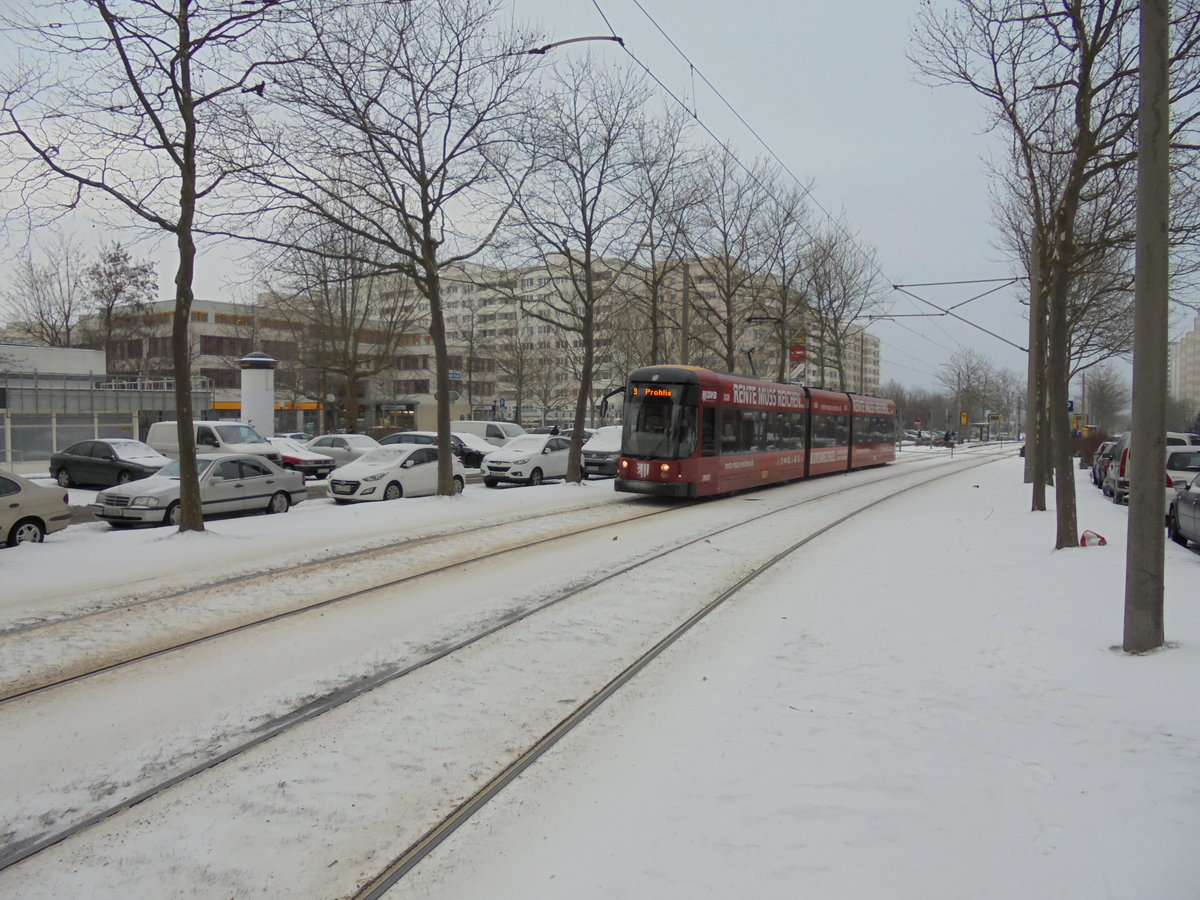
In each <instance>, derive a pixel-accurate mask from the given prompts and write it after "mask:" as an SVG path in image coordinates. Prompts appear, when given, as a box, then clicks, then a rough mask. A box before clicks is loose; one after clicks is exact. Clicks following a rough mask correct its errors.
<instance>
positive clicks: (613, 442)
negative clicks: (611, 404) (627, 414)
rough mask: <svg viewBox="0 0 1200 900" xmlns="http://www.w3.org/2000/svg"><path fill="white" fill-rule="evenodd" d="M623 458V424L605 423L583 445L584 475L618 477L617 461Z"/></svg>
mask: <svg viewBox="0 0 1200 900" xmlns="http://www.w3.org/2000/svg"><path fill="white" fill-rule="evenodd" d="M620 458H621V426H620V425H605V426H604V427H603V428H598V429H596V433H595V434H593V435H592V436H591V437H590V438H588V441H587V443H586V444H584V445H583V477H584V478H591V477H592V476H593V475H595V476H596V477H597V478H603V477H606V476H611V477H613V478H616V477H617V462H618V460H620Z"/></svg>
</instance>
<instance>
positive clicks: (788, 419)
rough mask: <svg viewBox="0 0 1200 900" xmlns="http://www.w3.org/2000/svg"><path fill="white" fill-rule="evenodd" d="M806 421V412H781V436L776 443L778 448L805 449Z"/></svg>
mask: <svg viewBox="0 0 1200 900" xmlns="http://www.w3.org/2000/svg"><path fill="white" fill-rule="evenodd" d="M804 422H805V415H804V413H799V412H784V413H780V414H779V437H778V440H777V443H776V446H777V447H778V449H780V450H803V449H804Z"/></svg>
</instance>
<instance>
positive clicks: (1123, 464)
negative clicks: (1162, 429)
mask: <svg viewBox="0 0 1200 900" xmlns="http://www.w3.org/2000/svg"><path fill="white" fill-rule="evenodd" d="M1130 435H1131V433H1130V432H1128V431H1126V432H1125V433H1124V434H1122V435H1121V436H1120V437H1119V438H1117V441H1116V443H1115V444H1113V447H1112V460H1111V461H1110V462H1109V464H1108V468H1107V469H1106V470H1105V472H1104V480H1103V481H1102V482H1101V483H1100V488H1101V490H1103V491H1104V496H1106V497H1111V498H1112V502H1113V503H1124V502H1125V498H1126V497H1127V496H1129V438H1130Z"/></svg>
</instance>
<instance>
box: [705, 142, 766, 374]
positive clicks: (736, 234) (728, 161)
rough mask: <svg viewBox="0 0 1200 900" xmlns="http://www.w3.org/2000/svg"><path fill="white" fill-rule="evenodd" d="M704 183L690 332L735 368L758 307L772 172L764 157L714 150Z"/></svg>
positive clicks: (724, 362) (721, 359)
mask: <svg viewBox="0 0 1200 900" xmlns="http://www.w3.org/2000/svg"><path fill="white" fill-rule="evenodd" d="M700 177H701V178H702V181H703V183H704V185H705V191H704V193H703V194H702V195H701V196H700V197H699V198H698V202H697V203H696V208H695V216H694V219H693V224H692V229H691V231H690V232H689V233H688V235H687V244H688V250H689V252H690V253H691V255H692V256H693V257H695V262H694V267H695V269H696V270H697V271H698V272H699V275H698V277H697V278H696V279H695V280H696V282H697V284H696V289H695V290H694V291H693V292H692V308H693V309H694V310H695V312H696V319H697V320H698V322H697V328H696V329H695V330H694V331H693V333H692V335H691V337H692V338H694V339H695V341H696V343H697V344H699V346H700V347H701V348H702V349H703V350H706V351H708V352H709V353H710V354H712V355H713V356H715V357H716V358H717V359H719V360H720V361H721V364H723V365H724V367H725V369H726V370H727V371H730V372H734V371H737V369H738V368H739V367H738V350H739V346H740V344H741V341H742V336H743V334H744V333H745V332H746V330H747V328H748V327H749V325H750V324H751V323H749V322H748V321H747V320H748V319H749V318H750V317H751V316H753V315H754V314H755V313H756V312H758V310H759V305H760V303H761V300H762V297H761V287H762V278H761V275H762V272H763V269H764V267H765V266H766V262H767V261H766V257H765V256H764V254H763V252H762V241H763V231H764V226H765V221H764V213H765V210H766V208H767V204H768V203H770V202H772V201H771V200H770V198H769V195H768V193H767V188H766V185H768V184H770V183H771V182H772V181H773V180H774V175H773V172H772V171H771V170H770V169H769V168H768V167H767V166H766V165H765V164H764V163H762V162H761V161H759V162H757V163H755V164H754V165H753V166H752V167H750V168H744V167H743V166H742V164H741V163H740V162H738V160H737V159H735V158H734V157H733V155H732V154H730V153H728V152H719V153H716V154H714V156H713V158H711V159H710V161H709V163H708V165H707V166H706V167H705V169H704V171H703V173H702V174H701V176H700Z"/></svg>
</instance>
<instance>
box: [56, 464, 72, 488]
mask: <svg viewBox="0 0 1200 900" xmlns="http://www.w3.org/2000/svg"><path fill="white" fill-rule="evenodd" d="M54 480H55V481H57V482H58V486H59V487H65V488H69V487H70V486H71V473H70V472H68V471H67V470H66V469H65V468H62V469H59V470H58V471H57V472H55V473H54Z"/></svg>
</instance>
